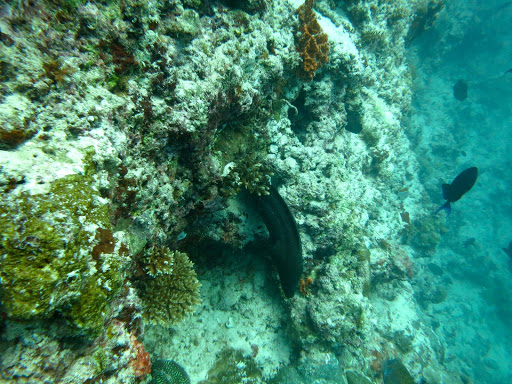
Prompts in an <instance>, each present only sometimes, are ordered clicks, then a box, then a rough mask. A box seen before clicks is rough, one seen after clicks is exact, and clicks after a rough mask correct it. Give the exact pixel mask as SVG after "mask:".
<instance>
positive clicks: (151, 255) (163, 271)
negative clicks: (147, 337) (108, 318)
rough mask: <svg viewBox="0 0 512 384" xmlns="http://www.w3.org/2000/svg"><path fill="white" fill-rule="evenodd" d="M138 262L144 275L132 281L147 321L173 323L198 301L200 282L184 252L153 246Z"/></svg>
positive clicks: (181, 317)
mask: <svg viewBox="0 0 512 384" xmlns="http://www.w3.org/2000/svg"><path fill="white" fill-rule="evenodd" d="M139 264H140V265H139V266H140V268H141V269H142V271H143V275H142V276H141V277H139V278H138V279H137V281H136V282H135V283H136V285H137V287H138V289H139V296H140V298H141V299H142V302H143V307H144V315H145V317H146V319H147V320H148V321H150V322H152V323H156V324H169V323H176V322H178V321H180V320H182V319H183V318H184V317H185V315H186V314H187V313H188V312H190V311H191V310H192V309H193V308H194V306H195V305H197V304H199V302H200V299H199V288H200V286H201V284H200V283H199V281H198V280H197V275H196V272H195V271H194V264H193V263H192V261H190V259H189V258H188V256H187V254H186V253H182V252H178V251H175V252H171V251H169V250H168V249H167V248H165V247H152V248H150V249H149V250H148V251H146V253H145V254H144V255H143V256H142V257H141V258H140V260H139Z"/></svg>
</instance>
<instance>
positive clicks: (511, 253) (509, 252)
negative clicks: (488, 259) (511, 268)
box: [501, 241, 512, 261]
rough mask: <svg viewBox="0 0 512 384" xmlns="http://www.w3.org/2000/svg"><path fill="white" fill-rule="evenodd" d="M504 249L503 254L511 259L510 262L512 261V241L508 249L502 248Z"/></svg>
mask: <svg viewBox="0 0 512 384" xmlns="http://www.w3.org/2000/svg"><path fill="white" fill-rule="evenodd" d="M501 249H503V252H505V253H506V254H507V255H508V257H510V260H511V261H512V241H511V242H510V243H508V248H501Z"/></svg>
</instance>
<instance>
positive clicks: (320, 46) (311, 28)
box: [297, 0, 329, 80]
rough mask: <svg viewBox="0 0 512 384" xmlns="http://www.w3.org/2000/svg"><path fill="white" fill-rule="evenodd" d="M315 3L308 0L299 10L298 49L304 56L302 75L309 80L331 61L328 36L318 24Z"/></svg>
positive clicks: (302, 56)
mask: <svg viewBox="0 0 512 384" xmlns="http://www.w3.org/2000/svg"><path fill="white" fill-rule="evenodd" d="M313 3H314V0H306V1H304V4H302V5H301V6H300V7H299V9H298V10H297V12H298V13H299V22H300V26H299V32H300V35H299V37H298V41H297V50H298V51H299V53H300V57H301V58H302V71H301V72H300V75H301V77H303V78H305V79H307V80H313V77H314V76H315V71H316V70H318V68H320V67H321V66H322V65H323V64H325V63H326V62H327V61H329V56H328V55H329V42H328V38H327V35H326V34H325V33H324V32H323V31H322V27H320V24H318V20H317V19H316V15H315V12H314V11H313Z"/></svg>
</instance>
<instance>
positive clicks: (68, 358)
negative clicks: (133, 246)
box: [0, 284, 151, 384]
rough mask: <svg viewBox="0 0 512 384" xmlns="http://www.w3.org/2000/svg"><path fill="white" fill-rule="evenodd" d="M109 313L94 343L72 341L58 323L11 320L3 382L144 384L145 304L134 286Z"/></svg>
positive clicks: (117, 299) (3, 359)
mask: <svg viewBox="0 0 512 384" xmlns="http://www.w3.org/2000/svg"><path fill="white" fill-rule="evenodd" d="M109 312H110V313H109V315H108V317H107V318H106V319H105V322H104V324H103V325H104V327H103V329H102V332H101V334H100V335H99V336H98V337H97V338H95V339H93V340H89V341H87V340H86V341H84V340H83V339H72V338H70V337H69V334H68V333H67V332H64V330H63V328H60V324H58V322H54V323H53V324H50V325H46V326H40V325H37V324H34V323H33V324H32V325H28V326H26V325H23V324H20V323H17V322H11V321H8V322H7V327H6V328H7V329H6V335H7V339H6V340H2V342H1V344H2V351H3V352H2V356H1V358H0V368H1V370H2V376H1V380H0V381H2V382H3V381H5V382H17V383H34V382H59V383H64V384H73V383H77V382H80V383H86V382H98V381H103V382H105V383H116V382H117V383H118V382H124V383H135V382H139V381H140V380H142V379H143V378H144V377H145V376H146V375H147V374H148V373H149V372H150V371H151V363H150V361H149V355H148V354H147V352H145V350H144V347H143V346H142V344H141V343H140V341H139V340H140V337H141V334H142V321H141V315H140V313H141V306H140V302H139V299H138V298H137V296H136V294H135V290H134V289H133V288H132V287H131V286H130V285H129V284H126V285H125V286H124V287H123V289H122V290H121V292H120V293H119V295H117V296H116V297H115V298H114V299H112V301H111V303H110V307H109Z"/></svg>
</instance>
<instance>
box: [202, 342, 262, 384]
mask: <svg viewBox="0 0 512 384" xmlns="http://www.w3.org/2000/svg"><path fill="white" fill-rule="evenodd" d="M222 383H231V384H238V383H240V384H242V383H247V384H258V383H262V381H261V371H260V370H259V369H258V367H257V366H256V364H255V362H254V360H253V359H252V358H251V357H246V356H244V354H243V352H242V351H240V350H235V349H231V348H228V349H225V350H224V351H222V352H221V353H220V355H219V357H218V359H217V361H216V362H215V365H214V366H213V367H212V368H211V369H210V370H209V371H208V379H207V380H203V381H200V382H199V384H222Z"/></svg>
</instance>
